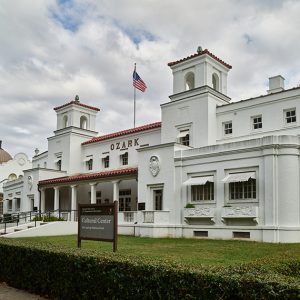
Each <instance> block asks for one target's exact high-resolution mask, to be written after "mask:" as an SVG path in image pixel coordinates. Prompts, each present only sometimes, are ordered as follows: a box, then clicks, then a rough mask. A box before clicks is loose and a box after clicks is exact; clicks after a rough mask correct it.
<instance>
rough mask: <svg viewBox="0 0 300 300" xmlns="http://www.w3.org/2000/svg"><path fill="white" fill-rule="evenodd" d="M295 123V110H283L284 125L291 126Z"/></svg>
mask: <svg viewBox="0 0 300 300" xmlns="http://www.w3.org/2000/svg"><path fill="white" fill-rule="evenodd" d="M295 122H296V108H292V109H288V110H285V123H286V124H291V123H295Z"/></svg>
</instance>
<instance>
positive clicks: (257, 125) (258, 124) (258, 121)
mask: <svg viewBox="0 0 300 300" xmlns="http://www.w3.org/2000/svg"><path fill="white" fill-rule="evenodd" d="M261 128H262V116H255V117H252V129H253V130H255V129H261Z"/></svg>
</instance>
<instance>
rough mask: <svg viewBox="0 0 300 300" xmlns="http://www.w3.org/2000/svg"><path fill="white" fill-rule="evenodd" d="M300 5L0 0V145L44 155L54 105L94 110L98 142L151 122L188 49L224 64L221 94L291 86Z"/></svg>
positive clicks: (237, 0) (299, 58) (236, 0)
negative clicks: (279, 79)
mask: <svg viewBox="0 0 300 300" xmlns="http://www.w3.org/2000/svg"><path fill="white" fill-rule="evenodd" d="M299 15H300V1H297V0H295V1H292V0H290V1H289V0H286V1H279V0H272V1H271V0H264V1H262V0H257V1H255V0H252V1H246V0H214V1H211V0H189V1H182V0H164V1H161V0H143V1H140V0H60V1H59V0H43V1H41V0H26V1H24V0H1V1H0V140H2V141H3V142H2V148H3V149H5V150H6V151H8V152H9V153H10V154H11V155H12V156H13V155H15V154H17V153H18V152H24V153H26V154H27V155H28V156H29V157H32V156H33V155H34V149H35V148H39V149H40V151H45V150H47V137H50V136H52V135H53V131H54V130H55V128H56V113H55V111H54V110H53V108H54V107H56V106H59V105H62V104H65V103H67V102H69V101H72V100H74V98H75V95H79V97H80V101H81V102H82V103H85V104H88V105H92V106H96V107H99V108H100V109H101V111H100V112H99V113H98V116H97V124H96V129H97V131H98V132H99V135H101V134H105V133H110V132H114V131H119V130H124V129H127V128H131V127H133V86H132V72H133V68H134V63H136V64H137V72H138V74H139V75H140V77H141V78H142V79H143V80H144V81H145V83H146V84H147V86H148V88H147V90H146V92H145V93H142V92H139V91H137V119H136V123H137V126H138V125H143V124H147V123H152V122H156V121H160V118H161V117H160V104H162V103H165V102H168V101H169V98H168V97H169V95H171V94H172V72H171V70H170V68H169V67H168V66H167V63H168V62H171V61H174V60H177V59H180V58H184V57H187V56H189V55H191V54H194V53H196V50H197V47H198V46H201V47H202V48H203V49H208V50H209V51H210V52H212V53H213V54H215V55H216V56H218V57H219V58H221V59H222V60H224V61H225V62H227V63H229V64H230V65H232V67H233V68H232V70H231V71H230V72H229V76H228V96H229V97H231V98H232V101H238V100H242V99H247V98H250V97H255V96H259V95H263V94H266V91H267V89H268V78H269V77H271V76H275V75H282V76H283V77H284V78H285V88H286V89H287V88H292V87H295V86H298V85H299V84H300V54H299V53H300V18H299Z"/></svg>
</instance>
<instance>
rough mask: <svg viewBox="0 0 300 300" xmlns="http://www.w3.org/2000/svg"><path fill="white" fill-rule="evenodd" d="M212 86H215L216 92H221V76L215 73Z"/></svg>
mask: <svg viewBox="0 0 300 300" xmlns="http://www.w3.org/2000/svg"><path fill="white" fill-rule="evenodd" d="M212 85H213V89H214V90H216V91H219V90H220V81H219V76H218V75H217V74H216V73H214V74H213V75H212Z"/></svg>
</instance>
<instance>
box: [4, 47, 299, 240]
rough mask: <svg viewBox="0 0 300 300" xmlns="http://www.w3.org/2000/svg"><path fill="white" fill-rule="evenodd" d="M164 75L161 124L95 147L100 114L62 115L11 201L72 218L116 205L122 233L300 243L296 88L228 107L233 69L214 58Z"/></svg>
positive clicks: (68, 111) (76, 109) (275, 88)
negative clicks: (87, 206) (82, 208)
mask: <svg viewBox="0 0 300 300" xmlns="http://www.w3.org/2000/svg"><path fill="white" fill-rule="evenodd" d="M169 66H170V67H171V69H172V72H173V95H171V96H170V100H171V101H168V102H166V103H164V104H162V105H161V111H162V120H161V122H157V123H153V124H148V125H145V126H141V127H137V128H133V129H129V130H124V131H121V132H116V133H113V134H108V135H104V136H99V137H98V136H97V132H95V120H96V114H97V112H98V111H99V109H97V108H95V107H90V106H87V105H84V104H82V103H80V102H79V99H76V100H75V101H72V102H70V103H67V104H65V105H62V106H60V107H57V108H55V111H56V113H57V130H56V131H55V132H54V136H52V137H49V138H48V150H47V151H46V152H43V153H41V154H37V155H36V156H34V157H33V169H31V170H26V171H25V173H24V178H23V179H18V180H16V181H15V182H9V183H6V184H5V186H4V199H5V200H6V201H10V200H11V198H14V197H15V194H16V193H18V195H21V196H20V197H21V203H20V209H21V210H22V211H28V210H32V209H34V208H36V209H40V210H41V211H42V212H43V211H49V210H54V211H58V210H63V211H64V212H65V213H67V214H69V215H68V218H69V219H72V217H76V212H75V210H76V207H77V204H78V203H89V202H90V203H107V202H113V201H114V200H118V201H119V210H120V212H119V231H120V232H121V233H123V234H133V235H140V236H151V237H158V236H170V237H202V238H205V237H206V238H207V237H208V238H218V239H232V238H245V239H250V240H256V241H265V242H300V190H299V183H300V165H299V155H300V152H299V149H300V137H299V133H300V127H299V126H300V122H299V119H300V116H299V112H300V105H299V103H300V101H299V100H300V88H293V89H289V90H284V78H283V77H282V76H274V77H271V78H270V84H269V89H268V91H267V93H266V95H265V96H260V97H257V98H251V99H247V100H244V101H239V102H234V103H231V102H230V100H231V99H230V98H229V97H228V96H227V76H228V72H229V70H230V69H231V66H230V65H228V64H226V63H225V62H223V61H222V60H220V59H219V58H217V57H216V56H214V55H213V54H212V53H210V52H209V51H208V50H204V51H199V52H198V53H196V54H194V55H192V56H190V57H187V58H184V59H182V60H179V61H175V62H172V63H170V64H169ZM7 203H8V202H7ZM15 207H16V204H14V205H12V208H11V211H14V209H15Z"/></svg>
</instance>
